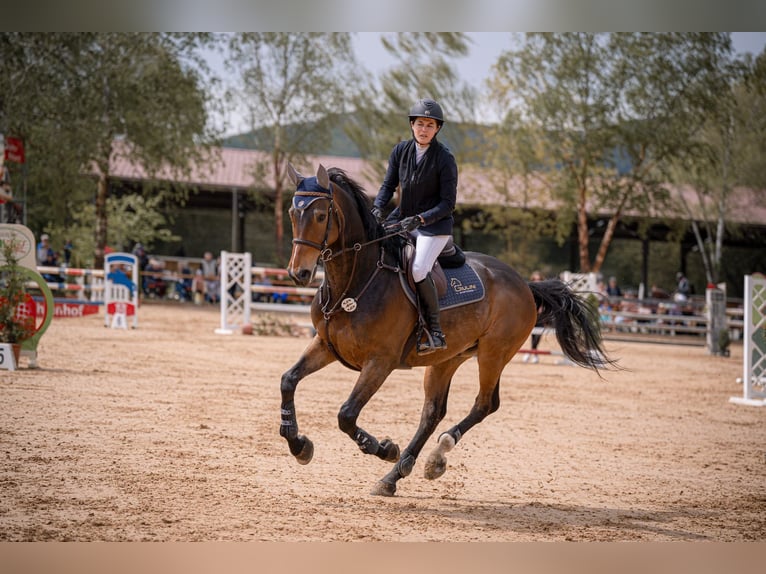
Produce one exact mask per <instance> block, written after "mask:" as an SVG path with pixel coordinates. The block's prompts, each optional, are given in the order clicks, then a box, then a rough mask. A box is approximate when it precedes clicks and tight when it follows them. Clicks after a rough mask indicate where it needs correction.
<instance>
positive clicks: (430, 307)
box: [415, 273, 447, 355]
mask: <svg viewBox="0 0 766 574" xmlns="http://www.w3.org/2000/svg"><path fill="white" fill-rule="evenodd" d="M415 286H416V287H417V289H418V297H420V302H421V303H422V304H423V310H424V311H425V316H426V321H427V322H428V332H429V333H430V334H431V337H430V339H428V338H427V339H426V340H424V341H422V342H420V343H418V353H419V354H421V355H425V354H428V353H433V352H434V351H438V350H440V349H446V348H447V340H446V339H445V337H444V333H443V332H442V328H441V324H440V322H439V296H438V294H437V293H436V285H434V280H433V278H432V277H431V274H430V273H429V274H428V275H426V278H425V279H423V280H422V281H421V282H419V283H415Z"/></svg>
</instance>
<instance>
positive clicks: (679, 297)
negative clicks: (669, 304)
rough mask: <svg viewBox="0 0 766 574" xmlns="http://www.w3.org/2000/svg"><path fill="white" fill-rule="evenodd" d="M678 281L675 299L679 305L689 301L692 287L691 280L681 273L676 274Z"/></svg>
mask: <svg viewBox="0 0 766 574" xmlns="http://www.w3.org/2000/svg"><path fill="white" fill-rule="evenodd" d="M676 281H677V282H678V285H677V286H676V294H675V296H674V297H673V299H674V300H675V301H677V302H679V303H683V302H685V301H686V300H688V299H689V295H690V293H691V286H690V285H689V280H688V279H687V278H686V275H684V274H683V273H682V272H681V271H679V272H678V273H676Z"/></svg>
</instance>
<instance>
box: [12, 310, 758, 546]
mask: <svg viewBox="0 0 766 574" xmlns="http://www.w3.org/2000/svg"><path fill="white" fill-rule="evenodd" d="M219 321H220V319H219V315H218V313H217V310H216V309H215V308H212V307H195V306H193V305H190V304H189V305H185V306H179V305H176V306H170V305H157V304H154V305H150V304H147V305H144V306H142V308H141V309H140V314H139V327H138V329H135V330H119V329H107V328H105V327H104V326H103V318H102V317H101V316H100V315H96V316H88V317H83V318H77V319H70V318H67V319H56V320H54V322H53V323H52V325H51V327H50V329H49V331H48V333H47V334H46V335H45V336H44V337H43V339H42V341H41V343H40V348H39V364H40V368H39V369H34V370H33V369H27V368H22V369H20V370H18V371H15V372H9V371H0V400H1V401H2V410H1V411H0V456H1V457H2V461H3V462H2V466H0V492H2V497H0V540H2V541H212V540H231V541H291V542H295V541H453V542H455V541H502V542H513V541H562V540H572V541H703V540H704V541H762V540H764V539H766V488H765V487H766V408H758V407H747V406H741V405H735V404H732V403H730V402H729V397H731V396H741V394H742V389H741V387H740V385H739V384H737V383H736V378H737V377H739V376H741V374H742V347H741V346H733V348H732V356H731V357H730V358H721V357H713V356H709V355H708V354H707V352H706V350H705V349H704V348H703V347H688V346H671V345H660V344H647V343H627V342H608V343H607V348H608V350H609V351H610V352H611V353H612V355H613V356H615V357H617V358H619V359H620V362H621V364H622V366H623V367H625V368H626V370H625V371H622V372H614V373H607V374H606V375H605V379H600V378H599V377H598V376H597V375H595V374H594V373H592V372H590V371H587V370H584V369H581V368H578V367H571V366H566V365H560V364H557V359H558V358H559V357H557V356H555V355H551V356H542V357H541V359H540V363H539V364H527V363H523V362H522V360H521V357H516V358H514V360H513V361H512V362H511V363H510V364H509V365H508V366H507V367H506V369H505V372H504V374H503V377H502V382H501V393H500V395H501V407H500V410H499V411H498V412H497V413H495V414H493V415H491V416H490V417H489V418H488V419H486V420H485V421H484V422H483V423H481V424H480V425H478V426H477V427H475V428H474V429H473V430H472V431H470V432H469V433H468V434H466V435H465V436H464V437H463V439H462V440H461V442H460V443H459V444H458V445H457V446H456V448H455V449H454V450H453V451H452V452H450V453H449V454H448V468H447V472H446V474H445V475H444V476H443V477H441V478H439V479H437V480H435V481H430V480H426V479H425V478H424V477H423V465H424V462H425V458H426V455H427V453H428V452H430V450H431V449H432V448H433V447H434V446H435V444H436V442H435V441H436V436H437V435H435V436H434V437H433V438H432V439H431V440H430V441H429V444H428V445H427V446H426V448H425V450H424V453H423V455H421V457H420V458H419V459H418V461H417V464H416V466H415V469H414V471H413V473H412V474H411V475H410V476H409V477H407V478H406V479H403V480H401V481H400V482H399V484H398V490H397V493H396V496H395V497H393V498H382V497H376V496H370V494H369V492H370V490H371V488H372V487H373V485H374V484H375V483H376V481H377V480H378V479H380V478H381V477H382V476H383V475H385V474H386V473H387V472H388V470H389V469H390V466H391V465H390V463H386V462H383V461H380V460H379V459H377V458H374V457H370V456H367V455H364V454H362V453H361V452H360V451H359V450H358V448H357V446H356V445H355V444H354V443H353V442H352V441H351V439H349V438H348V437H347V436H346V435H344V434H343V433H341V432H340V431H339V430H338V428H337V418H336V415H337V411H338V408H339V407H340V405H341V404H342V403H343V401H344V400H345V399H346V397H347V394H348V392H349V391H350V389H351V386H352V384H353V382H354V380H355V376H356V374H355V373H354V372H352V371H349V370H347V369H345V368H344V367H342V366H341V365H339V364H335V365H331V366H329V367H327V368H325V369H324V370H322V371H320V372H319V373H316V374H314V375H312V376H310V377H308V378H307V379H305V380H304V381H303V382H302V383H301V385H300V386H299V388H298V392H297V394H296V406H297V412H298V420H299V423H300V428H301V432H303V433H305V434H307V435H308V436H309V437H310V438H311V439H312V440H313V442H314V445H315V454H314V459H313V461H312V462H311V463H310V464H309V465H307V466H301V465H299V464H297V463H296V461H295V460H294V458H293V457H292V456H291V455H290V453H289V451H288V448H287V443H286V442H285V441H284V440H283V439H282V438H281V437H280V436H279V420H280V417H279V406H280V395H279V381H280V376H281V374H282V373H283V372H284V371H285V370H286V369H287V368H289V367H290V366H291V365H292V364H293V363H294V362H295V361H296V360H297V359H298V357H299V356H300V354H301V352H302V351H303V349H304V348H305V346H306V345H307V343H308V340H309V339H308V338H307V337H305V336H292V337H290V336H245V335H242V334H233V335H228V336H227V335H219V334H215V333H214V330H215V329H216V327H218V325H219ZM541 348H543V349H552V350H556V349H557V347H556V345H555V342H554V341H553V340H552V338H551V337H549V336H546V338H544V339H543V342H542V343H541ZM422 375H423V370H422V369H414V370H411V371H397V372H395V373H394V374H393V375H392V376H391V377H390V379H389V380H388V381H387V382H386V384H385V385H384V386H383V388H382V389H381V390H380V391H379V392H378V394H377V395H375V397H373V399H372V400H371V402H370V403H369V405H368V406H367V408H366V409H365V410H364V411H363V412H362V415H361V417H360V420H359V424H360V425H361V426H362V427H364V428H365V429H366V430H368V431H369V432H371V433H372V434H374V435H376V436H378V437H379V438H382V437H384V436H390V437H392V438H393V439H394V440H395V441H396V442H397V443H399V445H400V446H401V447H403V446H404V445H406V444H407V442H408V441H409V439H410V438H411V436H412V434H413V432H414V430H415V428H416V426H417V422H418V418H419V416H420V407H421V405H422V400H423V398H422V384H421V380H422ZM476 391H477V369H476V362H475V361H474V360H471V361H469V362H467V363H466V364H465V365H464V366H462V367H461V368H460V370H459V371H458V373H457V375H456V376H455V379H454V380H453V384H452V390H451V395H450V402H449V409H448V413H447V417H446V419H445V420H444V421H443V422H442V424H441V425H440V427H439V431H441V430H445V429H446V428H449V427H450V426H452V425H453V424H455V423H456V422H457V421H458V420H460V419H462V418H463V416H465V414H466V413H467V411H468V409H469V408H470V405H471V403H472V402H473V399H474V395H475V393H476Z"/></svg>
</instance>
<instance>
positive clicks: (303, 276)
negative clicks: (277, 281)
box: [287, 267, 311, 287]
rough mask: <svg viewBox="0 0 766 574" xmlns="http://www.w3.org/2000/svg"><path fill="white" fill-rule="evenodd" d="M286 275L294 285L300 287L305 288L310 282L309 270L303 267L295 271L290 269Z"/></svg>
mask: <svg viewBox="0 0 766 574" xmlns="http://www.w3.org/2000/svg"><path fill="white" fill-rule="evenodd" d="M287 274H288V275H289V276H290V279H292V280H293V282H295V284H296V285H300V286H301V287H305V286H306V285H308V284H309V281H311V270H310V269H306V268H305V267H304V268H301V269H298V270H297V271H296V270H293V269H290V270H289V271H288V272H287Z"/></svg>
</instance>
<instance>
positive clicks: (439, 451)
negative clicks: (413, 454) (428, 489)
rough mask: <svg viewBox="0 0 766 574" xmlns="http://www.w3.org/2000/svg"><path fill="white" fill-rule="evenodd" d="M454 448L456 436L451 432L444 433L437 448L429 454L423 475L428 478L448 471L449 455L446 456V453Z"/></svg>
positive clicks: (434, 477) (437, 476) (436, 476)
mask: <svg viewBox="0 0 766 574" xmlns="http://www.w3.org/2000/svg"><path fill="white" fill-rule="evenodd" d="M453 448H455V438H454V437H453V436H452V435H450V434H449V433H446V432H445V433H442V435H441V436H440V437H439V441H438V443H437V446H436V448H435V449H434V450H433V451H432V452H431V454H429V455H428V460H426V464H425V468H424V470H423V475H424V476H425V477H426V478H427V479H428V480H434V479H436V478H439V477H440V476H441V475H442V474H444V473H445V472H447V457H445V456H444V453H445V452H449V451H451V450H452V449H453Z"/></svg>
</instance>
